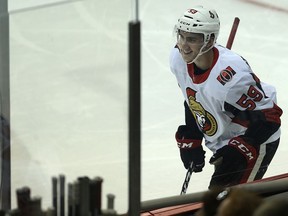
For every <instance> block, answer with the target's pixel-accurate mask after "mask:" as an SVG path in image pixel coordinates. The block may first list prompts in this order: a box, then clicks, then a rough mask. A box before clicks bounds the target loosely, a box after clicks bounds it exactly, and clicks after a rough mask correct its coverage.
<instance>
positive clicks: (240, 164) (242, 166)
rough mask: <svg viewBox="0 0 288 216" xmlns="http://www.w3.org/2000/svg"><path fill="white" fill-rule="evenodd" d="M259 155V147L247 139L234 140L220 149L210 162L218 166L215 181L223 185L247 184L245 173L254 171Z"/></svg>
mask: <svg viewBox="0 0 288 216" xmlns="http://www.w3.org/2000/svg"><path fill="white" fill-rule="evenodd" d="M258 155H259V146H254V145H252V144H251V141H249V140H248V139H247V138H246V137H245V138H244V137H243V136H238V137H234V138H232V139H231V140H229V142H228V145H226V146H224V147H222V148H220V149H218V150H217V151H216V153H215V154H214V155H213V156H212V157H211V159H210V161H209V163H210V164H213V165H215V166H216V170H215V173H214V176H213V177H214V181H215V182H217V184H221V185H233V184H239V183H243V182H245V181H246V180H247V179H245V178H246V176H245V173H246V171H248V172H247V173H249V172H250V171H251V169H253V167H254V165H255V163H256V160H257V158H258ZM217 167H218V168H217Z"/></svg>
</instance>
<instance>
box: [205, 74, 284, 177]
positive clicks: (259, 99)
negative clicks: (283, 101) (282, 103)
mask: <svg viewBox="0 0 288 216" xmlns="http://www.w3.org/2000/svg"><path fill="white" fill-rule="evenodd" d="M250 76H251V77H253V75H252V74H251V75H250ZM251 77H250V78H251ZM257 80H258V79H255V77H253V78H252V79H249V76H247V77H244V79H242V80H239V82H238V84H239V85H238V86H237V85H236V86H233V88H230V91H229V92H228V94H227V97H226V98H227V100H226V102H225V104H224V111H225V112H229V113H231V114H232V115H231V116H234V117H233V118H232V121H233V122H235V123H238V124H240V125H242V126H244V127H246V128H247V129H246V131H245V133H244V134H243V135H241V136H236V137H232V138H231V139H230V140H228V143H227V145H226V146H224V147H222V148H220V149H218V150H217V152H216V153H215V154H214V155H213V157H212V158H211V159H210V163H211V164H215V165H217V164H222V165H223V164H224V165H223V166H222V168H223V169H225V172H227V173H229V172H233V170H246V169H249V167H250V165H252V166H253V164H255V163H256V159H257V158H258V154H259V149H260V145H261V144H262V143H264V142H265V141H267V140H268V139H269V137H271V135H273V134H274V133H275V132H276V131H277V130H278V129H279V128H280V125H281V121H280V116H281V115H282V110H281V109H280V108H279V107H278V106H277V105H276V104H275V103H274V101H273V99H272V97H271V98H269V97H268V96H267V95H266V93H265V91H264V90H263V88H262V86H261V85H260V81H257ZM245 82H246V83H245ZM243 84H244V85H243ZM236 174H237V173H235V175H236ZM228 176H229V175H228ZM239 176H240V177H241V175H239ZM240 177H239V178H240ZM223 178H225V177H223ZM241 178H242V177H241ZM246 180H247V179H244V181H243V182H245V181H246ZM221 181H223V182H225V181H226V182H229V181H230V180H229V179H222V180H221ZM241 181H242V180H241ZM241 181H240V179H239V182H235V183H240V182H241Z"/></svg>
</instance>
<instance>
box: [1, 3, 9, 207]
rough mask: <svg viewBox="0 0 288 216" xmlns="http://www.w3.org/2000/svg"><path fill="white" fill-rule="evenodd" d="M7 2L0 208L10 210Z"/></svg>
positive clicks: (5, 13)
mask: <svg viewBox="0 0 288 216" xmlns="http://www.w3.org/2000/svg"><path fill="white" fill-rule="evenodd" d="M9 53H10V52H9V14H8V0H1V1H0V117H1V122H0V150H1V151H0V152H1V153H0V169H1V170H0V177H1V178H0V183H1V185H0V208H1V209H3V210H9V209H11V149H10V74H9Z"/></svg>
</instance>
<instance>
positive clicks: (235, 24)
mask: <svg viewBox="0 0 288 216" xmlns="http://www.w3.org/2000/svg"><path fill="white" fill-rule="evenodd" d="M239 22H240V19H239V18H238V17H235V18H234V22H233V25H232V28H231V31H230V34H229V37H228V41H227V44H226V47H227V48H228V49H231V48H232V45H233V42H234V38H235V35H236V32H237V29H238V25H239ZM192 172H193V162H191V164H190V166H189V168H188V170H187V173H186V177H185V180H184V182H183V185H182V190H181V193H180V195H183V194H186V191H187V188H188V185H189V182H190V178H191V175H192Z"/></svg>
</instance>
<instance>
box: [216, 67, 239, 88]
mask: <svg viewBox="0 0 288 216" xmlns="http://www.w3.org/2000/svg"><path fill="white" fill-rule="evenodd" d="M235 74H236V72H235V71H234V70H233V69H232V68H231V67H230V66H228V67H227V68H226V69H224V70H222V71H221V72H220V74H219V75H218V76H217V80H218V81H219V82H220V83H221V84H222V85H223V86H224V85H225V84H226V83H227V82H229V81H230V80H232V78H233V76H234V75H235Z"/></svg>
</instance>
